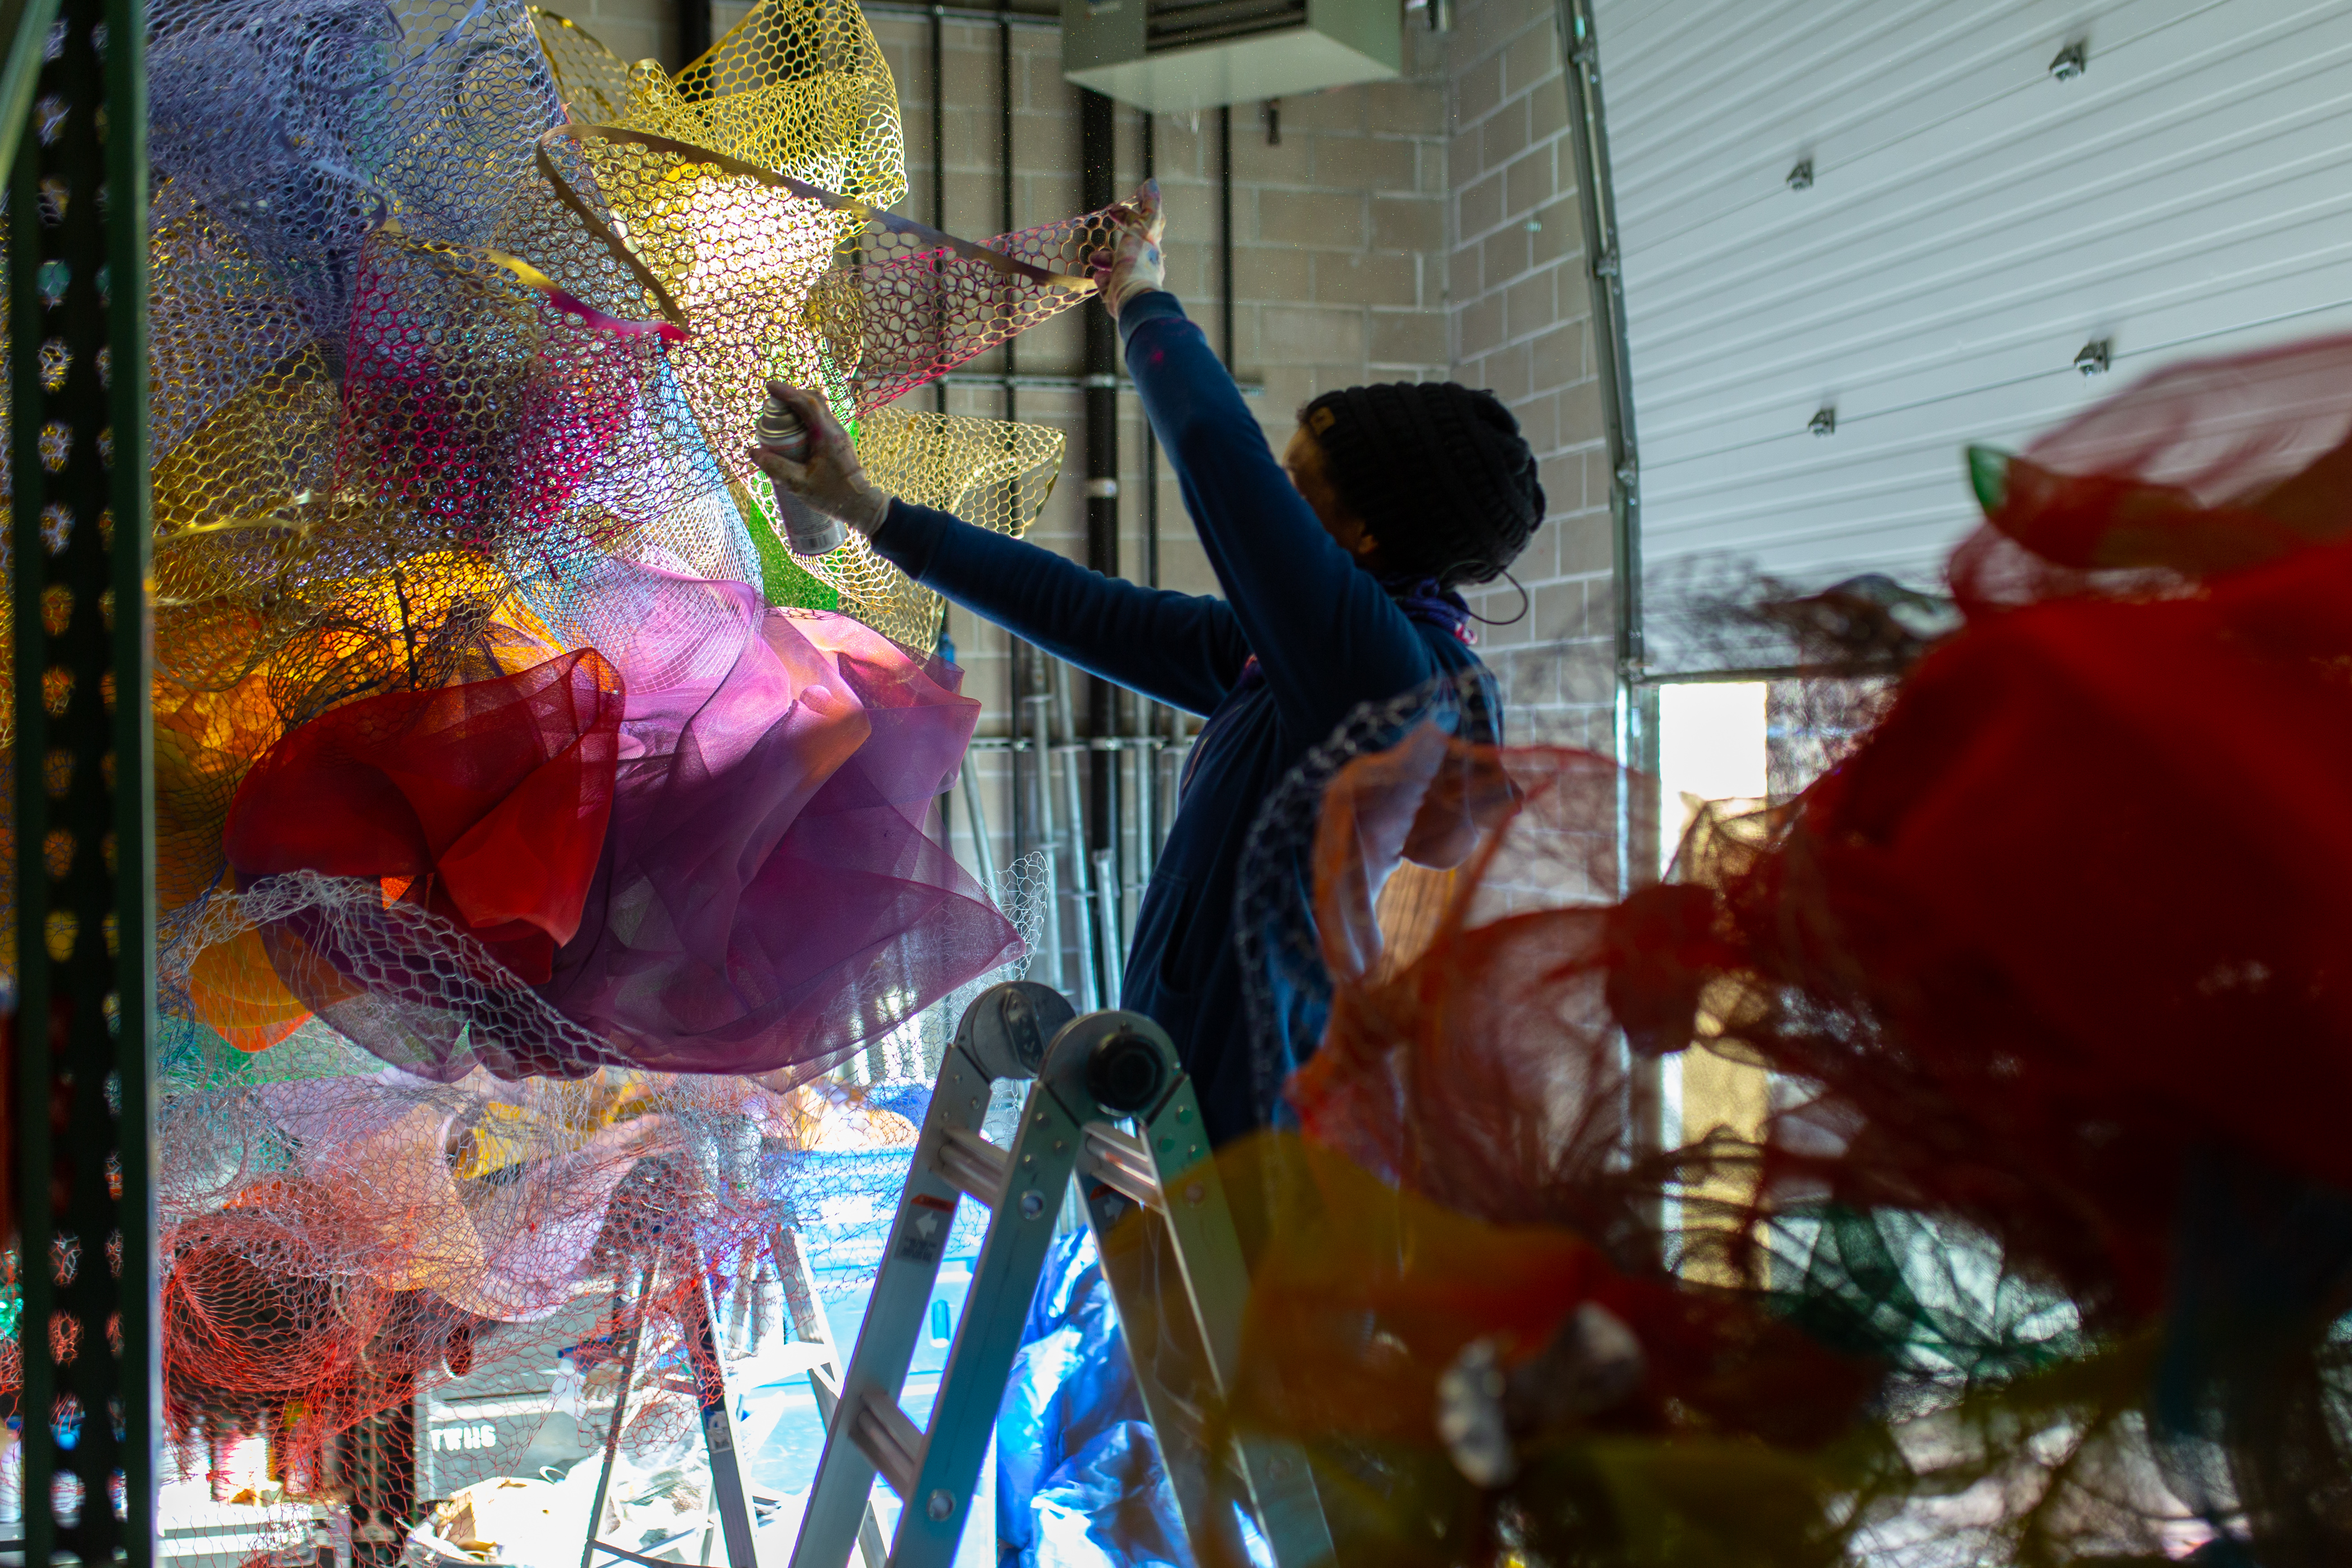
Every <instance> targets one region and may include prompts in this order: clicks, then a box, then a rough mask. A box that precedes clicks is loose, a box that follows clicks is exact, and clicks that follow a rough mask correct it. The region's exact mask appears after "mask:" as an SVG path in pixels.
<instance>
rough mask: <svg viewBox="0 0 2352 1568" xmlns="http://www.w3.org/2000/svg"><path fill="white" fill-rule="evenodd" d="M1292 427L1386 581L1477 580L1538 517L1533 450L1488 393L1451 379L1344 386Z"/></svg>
mask: <svg viewBox="0 0 2352 1568" xmlns="http://www.w3.org/2000/svg"><path fill="white" fill-rule="evenodd" d="M1298 419H1299V423H1300V424H1302V425H1304V426H1307V433H1308V434H1309V435H1311V436H1313V437H1315V440H1316V444H1317V445H1318V446H1320V447H1322V448H1323V458H1324V463H1325V467H1326V469H1327V471H1328V473H1329V474H1330V476H1331V482H1332V484H1333V485H1334V486H1335V487H1336V488H1337V489H1338V490H1339V499H1340V500H1344V501H1346V502H1347V503H1348V507H1349V510H1351V511H1353V512H1354V513H1355V514H1356V515H1357V516H1358V517H1360V518H1361V519H1363V520H1364V524H1365V526H1366V527H1368V528H1370V530H1371V531H1372V536H1373V537H1374V538H1376V539H1378V540H1379V541H1380V542H1381V559H1382V561H1383V563H1384V564H1385V566H1386V568H1387V569H1388V570H1389V571H1390V572H1391V573H1393V574H1396V575H1399V576H1412V577H1434V578H1436V579H1437V580H1438V581H1439V582H1441V583H1443V584H1445V585H1446V586H1447V587H1449V588H1450V587H1452V586H1453V585H1454V584H1457V583H1484V582H1487V581H1489V580H1490V579H1492V578H1495V577H1496V576H1499V575H1500V574H1502V572H1503V569H1504V568H1505V567H1507V566H1508V565H1510V563H1512V561H1513V560H1515V559H1516V558H1517V555H1518V553H1519V552H1520V551H1522V550H1524V549H1526V548H1527V544H1528V539H1529V538H1530V537H1532V536H1533V535H1534V533H1535V531H1536V528H1537V525H1538V524H1539V523H1541V522H1542V521H1543V519H1544V493H1543V486H1541V485H1540V484H1538V483H1537V482H1536V458H1535V454H1534V453H1533V452H1530V451H1529V450H1528V444H1527V442H1526V441H1525V440H1524V439H1523V438H1522V437H1520V435H1519V422H1518V421H1517V420H1516V419H1514V418H1512V417H1511V411H1510V410H1509V409H1507V408H1506V407H1504V406H1503V404H1502V400H1501V399H1500V398H1497V397H1496V395H1494V394H1493V393H1491V392H1473V391H1472V390H1471V389H1470V388H1468V387H1466V386H1464V385H1463V384H1460V383H1459V382H1453V381H1423V382H1409V381H1391V382H1384V383H1382V384H1380V385H1378V386H1350V387H1348V388H1347V389H1345V390H1344V391H1339V392H1327V393H1325V394H1324V395H1322V396H1320V397H1318V398H1317V399H1316V400H1315V401H1314V402H1312V403H1310V404H1308V405H1307V406H1306V407H1304V408H1302V409H1300V410H1299V411H1298Z"/></svg>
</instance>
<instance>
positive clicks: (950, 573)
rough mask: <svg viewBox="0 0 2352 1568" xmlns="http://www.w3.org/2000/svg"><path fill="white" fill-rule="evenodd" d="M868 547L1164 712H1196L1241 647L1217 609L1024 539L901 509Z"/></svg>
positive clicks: (1228, 613)
mask: <svg viewBox="0 0 2352 1568" xmlns="http://www.w3.org/2000/svg"><path fill="white" fill-rule="evenodd" d="M874 548H875V550H876V551H877V552H879V553H880V554H881V555H882V556H883V557H884V558H885V559H887V560H888V561H890V562H892V563H895V564H896V565H897V566H898V569H899V570H901V571H903V572H904V573H906V574H907V575H908V576H909V577H912V578H913V579H914V580H915V581H916V582H918V583H920V584H922V585H923V586H924V587H926V588H929V589H931V590H932V591H933V592H935V593H937V594H940V595H943V596H944V597H945V598H947V599H948V600H949V601H950V603H952V604H956V605H961V606H962V607H963V608H965V609H967V610H970V611H971V613H972V614H974V615H976V616H983V617H985V618H986V619H988V620H992V621H994V622H995V623H996V624H997V625H998V626H1003V627H1005V628H1006V629H1007V630H1009V631H1011V632H1012V633H1013V635H1015V636H1016V637H1025V638H1026V639H1028V640H1029V641H1030V642H1033V643H1034V644H1036V645H1037V646H1038V647H1042V648H1044V649H1045V651H1046V652H1048V653H1050V654H1053V655H1054V656H1055V657H1056V658H1066V659H1067V660H1069V661H1070V662H1071V663H1072V664H1075V665H1076V666H1077V667H1078V668H1081V669H1083V670H1086V671H1087V673H1089V674H1092V675H1098V676H1101V677H1102V678H1103V679H1105V680H1109V681H1114V682H1116V683H1117V684H1118V685H1120V686H1124V687H1126V688H1127V689H1129V690H1130V691H1139V692H1141V693H1143V695H1145V696H1146V697H1150V698H1154V699H1156V700H1159V701H1161V702H1165V703H1167V704H1169V705H1170V706H1171V707H1174V708H1181V709H1184V710H1187V711H1189V712H1192V713H1203V714H1204V713H1207V712H1208V711H1209V710H1211V709H1213V708H1214V707H1216V705H1217V704H1218V703H1219V702H1221V701H1223V700H1224V696H1225V693H1226V692H1227V691H1230V690H1231V689H1233V684H1234V681H1235V680H1237V679H1240V678H1241V672H1242V665H1243V663H1244V661H1245V660H1247V659H1248V658H1249V654H1250V649H1249V645H1248V643H1246V642H1245V641H1244V640H1243V637H1242V632H1241V626H1240V624H1239V623H1238V622H1237V621H1236V620H1235V619H1234V612H1233V610H1232V608H1231V607H1230V606H1229V605H1226V604H1225V603H1224V602H1223V600H1220V599H1212V598H1203V597H1196V596H1195V595H1191V594H1174V593H1170V592H1167V591H1166V590H1164V589H1159V588H1145V587H1140V586H1139V585H1137V584H1133V583H1129V582H1126V581H1124V580H1123V579H1120V578H1117V577H1106V576H1104V575H1103V574H1101V573H1099V572H1090V571H1088V570H1087V568H1085V567H1083V566H1081V565H1079V564H1078V563H1076V562H1075V561H1072V560H1069V559H1067V558H1066V557H1065V556H1061V555H1056V554H1055V553H1054V552H1052V551H1050V550H1045V549H1041V548H1039V547H1038V546H1036V545H1034V544H1031V543H1029V542H1026V541H1024V540H1019V539H1014V538H1012V537H1011V536H1009V535H1007V534H1003V533H996V532H993V531H990V530H988V529H985V528H974V527H973V526H972V525H971V523H968V522H965V521H961V519H958V518H955V517H951V516H950V515H949V514H948V513H946V512H943V511H936V510H932V509H931V508H929V507H927V506H916V505H914V504H912V503H910V502H908V501H904V500H894V501H892V502H891V503H890V510H889V515H888V516H887V517H886V518H885V519H884V521H883V523H882V526H881V528H880V529H879V530H877V531H876V533H875V535H874Z"/></svg>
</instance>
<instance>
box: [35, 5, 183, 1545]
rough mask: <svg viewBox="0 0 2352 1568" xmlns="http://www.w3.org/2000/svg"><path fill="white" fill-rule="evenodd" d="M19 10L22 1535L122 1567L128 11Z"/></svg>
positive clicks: (133, 1305)
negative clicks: (74, 1502) (56, 1502)
mask: <svg viewBox="0 0 2352 1568" xmlns="http://www.w3.org/2000/svg"><path fill="white" fill-rule="evenodd" d="M36 4H37V0H24V5H23V9H22V11H21V12H20V13H19V14H18V15H16V16H14V17H0V30H5V32H6V34H7V35H8V37H9V43H10V48H9V55H8V58H7V61H6V64H5V68H0V149H6V150H9V151H11V152H12V153H13V156H14V162H13V163H11V165H10V182H11V183H10V189H9V202H8V251H7V255H8V268H7V275H8V321H9V337H8V351H9V360H8V363H9V397H10V437H11V440H10V447H9V458H10V461H9V473H10V476H11V480H12V495H11V503H12V505H11V510H12V512H13V515H14V521H15V526H14V529H13V531H12V534H11V546H12V551H13V556H12V567H13V570H14V573H15V576H16V582H15V602H16V619H15V638H16V642H15V651H16V671H15V674H16V680H15V703H16V707H15V716H16V748H15V757H14V760H15V763H16V794H15V805H16V823H15V829H16V831H15V845H14V847H15V905H16V908H15V915H16V922H15V936H16V1011H15V1015H14V1018H13V1020H12V1023H13V1025H14V1028H13V1045H14V1052H15V1057H16V1061H15V1081H14V1086H13V1087H14V1089H15V1094H14V1097H13V1111H14V1115H13V1117H12V1121H13V1123H14V1125H13V1128H12V1133H13V1137H14V1145H15V1146H14V1148H13V1150H12V1153H13V1155H14V1158H15V1161H16V1171H15V1174H16V1207H17V1212H16V1215H15V1216H14V1217H15V1219H16V1232H17V1237H18V1244H19V1247H20V1248H21V1251H20V1253H19V1258H20V1266H19V1268H18V1270H17V1273H18V1278H19V1280H20V1282H21V1288H22V1289H23V1292H24V1300H23V1310H22V1313H21V1316H20V1318H19V1325H20V1333H21V1337H22V1350H23V1352H24V1354H23V1366H24V1392H23V1395H22V1400H21V1404H20V1413H21V1415H22V1416H23V1420H22V1422H21V1434H20V1440H21V1442H22V1444H23V1455H24V1498H25V1552H26V1562H27V1563H40V1564H48V1563H52V1562H55V1561H57V1560H58V1558H59V1557H60V1556H61V1555H63V1554H66V1553H70V1554H71V1555H72V1557H74V1558H78V1559H79V1561H81V1562H83V1563H110V1562H123V1563H132V1564H143V1563H151V1562H152V1561H153V1560H154V1557H155V1547H154V1542H155V1539H156V1521H155V1479H156V1454H157V1433H158V1430H159V1427H160V1425H161V1422H160V1416H161V1414H162V1411H161V1399H162V1394H161V1389H162V1380H161V1368H160V1359H159V1343H158V1334H157V1307H156V1268H155V1241H156V1227H155V1207H154V1183H153V1180H152V1168H151V1167H152V1141H153V1138H152V1125H153V1123H152V1114H151V1110H152V1098H153V1079H152V1066H151V1062H152V1055H151V1051H150V1048H149V1047H150V1042H151V1041H152V1037H153V1034H154V1016H155V1007H154V994H155V988H154V967H155V964H154V944H155V938H154V931H155V910H154V862H155V851H154V837H155V836H154V790H153V782H152V781H153V730H152V719H151V717H150V702H149V668H150V666H149V647H150V626H149V605H148V596H147V563H148V531H149V521H148V496H149V490H148V465H147V310H146V306H147V226H146V221H145V219H146V212H147V146H146V136H145V131H146V124H147V102H146V64H145V47H146V32H147V26H146V10H145V5H144V0H63V3H62V5H60V4H59V3H58V0H47V3H46V5H41V7H40V10H37V9H36ZM43 11H46V12H48V13H51V14H54V16H55V20H54V22H52V21H51V20H50V19H49V16H46V15H42V14H41V13H42V12H43ZM10 23H13V25H12V26H11V25H8V24H10ZM28 110H29V113H28ZM53 1487H62V1488H63V1489H64V1490H65V1492H66V1493H67V1494H68V1496H71V1495H75V1494H78V1496H79V1505H78V1506H74V1507H53V1506H52V1498H53V1496H54V1495H56V1494H55V1493H53Z"/></svg>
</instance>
